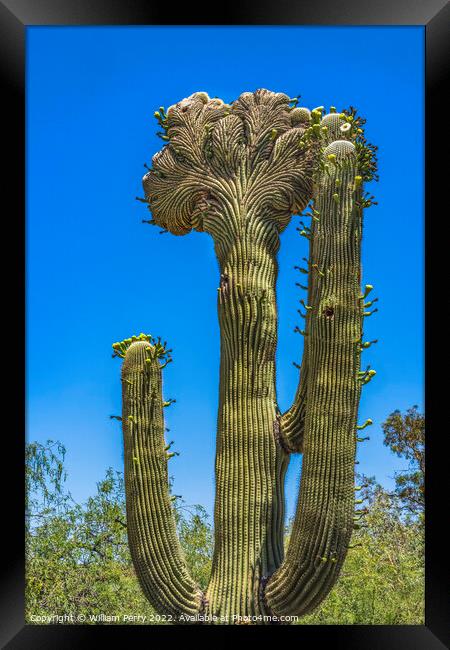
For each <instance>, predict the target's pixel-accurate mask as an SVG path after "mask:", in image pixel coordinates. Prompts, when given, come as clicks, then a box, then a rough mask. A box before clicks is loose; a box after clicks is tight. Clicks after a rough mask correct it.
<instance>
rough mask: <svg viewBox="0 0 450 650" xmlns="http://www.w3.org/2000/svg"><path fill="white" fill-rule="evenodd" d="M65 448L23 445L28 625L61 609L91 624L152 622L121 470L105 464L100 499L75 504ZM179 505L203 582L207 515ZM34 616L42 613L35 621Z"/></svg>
mask: <svg viewBox="0 0 450 650" xmlns="http://www.w3.org/2000/svg"><path fill="white" fill-rule="evenodd" d="M65 453H66V450H65V448H64V447H63V445H61V444H60V443H58V442H56V443H55V442H53V441H48V442H47V443H46V444H45V445H42V444H39V443H30V444H29V445H27V448H26V476H27V495H28V497H27V511H26V519H27V544H26V552H27V566H26V573H27V585H26V616H27V622H29V623H32V622H51V620H50V619H49V617H51V616H53V615H64V614H65V615H69V616H70V615H72V616H73V617H74V619H76V617H77V616H79V615H81V616H84V617H85V622H86V623H93V624H99V623H100V624H101V623H116V622H117V623H121V624H122V623H124V622H130V623H131V622H133V621H131V620H130V621H123V619H122V615H123V614H130V615H145V616H147V620H146V623H149V622H150V623H151V622H154V612H153V610H152V608H151V606H150V605H149V603H148V601H147V600H146V598H144V596H143V594H142V591H141V588H140V586H139V583H138V581H137V578H136V575H135V572H134V569H133V566H132V562H131V558H130V554H129V548H128V540H127V529H126V514H125V498H124V485H123V476H122V474H121V473H120V472H115V471H113V470H112V469H108V470H107V472H106V475H105V478H104V479H103V480H102V481H100V482H99V483H98V484H97V490H96V494H95V496H93V497H90V498H89V499H88V500H87V501H86V503H84V504H82V505H80V504H77V503H76V502H75V501H74V500H73V499H72V496H71V495H70V493H69V491H68V490H67V489H66V485H65V480H66V477H67V473H66V471H65V469H64V458H65ZM174 507H175V511H176V518H177V521H178V527H179V532H180V538H181V540H182V544H183V549H184V552H185V554H186V558H187V561H188V563H189V564H190V565H191V570H192V571H193V573H194V572H195V574H196V576H197V579H198V580H199V581H200V582H205V580H206V576H207V575H209V564H210V557H211V529H210V525H209V523H208V518H207V515H206V512H205V511H204V509H203V508H201V507H200V506H194V507H191V508H190V507H188V506H186V504H185V503H184V502H183V501H182V500H181V499H179V498H177V499H175V502H174ZM102 615H106V616H109V617H111V618H112V619H114V617H119V618H118V620H109V619H106V620H103V619H102V618H101V617H102ZM36 616H37V617H45V618H44V619H43V620H42V619H39V620H38V621H37V620H36V619H35V618H34V620H33V617H36ZM68 622H71V621H70V620H69V621H68ZM73 622H76V620H74V621H73ZM134 622H142V620H141V621H139V620H137V621H134Z"/></svg>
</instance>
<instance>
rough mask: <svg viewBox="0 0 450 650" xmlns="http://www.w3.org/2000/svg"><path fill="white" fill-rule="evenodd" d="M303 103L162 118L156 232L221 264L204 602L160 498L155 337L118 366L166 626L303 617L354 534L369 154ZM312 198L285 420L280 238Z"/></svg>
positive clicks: (137, 559)
mask: <svg viewBox="0 0 450 650" xmlns="http://www.w3.org/2000/svg"><path fill="white" fill-rule="evenodd" d="M296 103H297V102H296V101H295V103H294V106H292V105H291V104H292V100H290V99H289V98H288V97H287V96H286V95H283V94H281V93H278V94H275V93H271V92H268V91H265V90H260V91H256V92H255V93H244V94H243V95H241V96H240V97H239V98H238V100H236V101H235V102H233V104H231V105H227V104H224V103H223V102H222V101H221V100H218V99H212V100H211V99H209V97H208V96H207V95H206V93H195V94H194V95H192V96H191V97H189V98H188V99H185V100H183V101H182V102H179V103H178V104H176V105H174V106H172V107H170V108H169V109H168V111H167V113H166V112H165V111H164V109H162V108H160V110H159V111H158V112H157V113H158V115H156V113H155V116H156V117H157V119H158V122H159V124H160V125H161V127H162V128H163V129H164V133H163V135H164V139H165V140H166V141H167V142H168V144H167V145H166V146H165V147H164V148H163V149H162V150H161V151H160V152H159V153H158V154H156V155H155V156H154V157H153V169H150V170H149V172H148V173H147V174H146V175H145V176H144V190H145V199H144V200H145V201H147V202H148V205H149V209H150V210H151V212H152V220H151V223H154V224H156V225H158V226H160V227H162V228H163V229H164V230H165V231H170V232H172V233H174V234H177V235H181V234H185V233H186V232H189V231H190V230H191V229H192V228H194V229H195V230H198V231H205V232H208V233H210V234H211V235H212V237H213V239H214V244H215V250H216V254H217V258H218V261H219V266H220V284H219V287H218V291H217V306H218V316H219V323H220V332H221V346H220V349H221V363H220V384H219V414H218V426H217V447H216V468H215V469H216V498H215V511H214V523H215V545H214V557H213V562H212V572H211V578H210V582H209V585H208V588H207V591H206V593H205V594H201V593H200V590H199V589H198V588H197V587H196V585H195V584H194V582H193V581H192V580H191V578H190V577H189V575H188V571H187V568H186V565H185V562H184V559H183V556H182V553H181V550H180V546H179V543H178V541H177V539H176V533H175V522H174V518H173V512H172V506H171V500H170V496H169V490H168V478H167V460H168V454H167V450H166V443H165V440H164V419H163V415H162V409H163V406H164V402H163V398H162V392H161V369H162V367H163V366H164V365H165V364H166V363H167V361H168V360H167V359H165V357H164V355H165V348H164V346H161V345H160V343H158V344H155V343H154V341H153V340H152V339H151V338H149V337H148V338H147V339H145V340H135V341H133V340H130V339H127V341H128V343H127V342H124V343H122V344H115V347H114V346H113V347H114V349H115V351H116V353H117V354H118V355H119V356H121V357H124V364H123V370H122V379H123V414H122V424H123V429H124V445H125V463H126V471H125V483H126V496H127V517H128V526H129V536H130V548H131V552H132V557H133V561H134V564H135V567H136V571H137V574H138V576H139V579H140V581H141V585H142V587H143V589H144V592H145V593H146V595H147V597H148V598H149V600H150V602H151V603H152V604H153V605H154V606H155V607H156V608H157V609H158V611H160V612H161V613H164V614H169V615H171V616H173V617H174V620H175V621H177V620H178V621H187V620H189V617H190V616H195V615H196V614H205V615H206V616H207V617H208V621H213V620H216V619H214V617H217V620H222V622H224V621H225V622H226V621H228V622H235V619H234V618H233V617H236V616H240V617H245V616H248V617H255V618H254V620H255V621H256V622H268V620H269V619H270V617H272V618H271V620H272V621H274V620H275V619H276V617H278V616H284V615H297V616H298V615H302V614H304V613H306V612H308V611H310V610H311V609H313V608H314V607H316V606H317V605H318V604H319V603H320V602H321V601H322V600H323V598H325V597H326V595H327V594H328V592H329V591H330V589H331V588H332V586H333V584H334V583H335V581H336V579H337V577H338V575H339V571H340V569H341V567H342V564H343V562H344V559H345V556H346V552H347V549H348V546H349V541H350V537H351V533H352V530H353V527H354V521H353V517H354V513H355V491H354V463H355V449H356V442H357V438H356V428H357V411H358V403H359V397H360V391H361V386H362V385H363V383H364V381H362V380H361V375H360V370H359V368H360V365H359V359H360V353H361V350H362V322H363V317H364V300H362V299H361V289H360V242H361V232H362V209H363V207H364V206H365V205H367V201H368V199H366V201H365V202H364V197H363V195H362V187H361V185H362V183H361V178H362V176H361V175H360V174H361V173H364V174H365V178H368V177H369V176H370V174H372V175H373V173H374V167H373V155H370V153H369V154H367V151H368V150H367V147H364V146H363V145H361V141H359V142H358V141H357V139H356V137H355V131H356V129H355V125H357V124H358V122H357V121H356V120H355V117H354V113H353V112H351V113H349V114H337V113H335V112H331V113H330V114H329V115H327V116H325V117H324V118H323V119H322V112H323V107H318V108H317V109H314V110H313V111H312V112H310V111H309V110H308V109H306V108H297V107H296ZM352 140H353V142H352ZM358 144H359V150H358ZM361 147H362V148H361ZM361 152H362V153H363V154H364V155H361ZM372 153H373V152H372ZM364 156H365V157H364ZM361 161H363V164H361ZM312 198H313V204H312V207H311V209H310V210H311V211H310V213H309V216H310V217H312V218H311V225H310V226H309V227H308V226H304V225H303V229H302V231H301V234H302V235H303V236H306V237H307V239H308V240H309V247H310V254H309V259H308V260H306V268H303V271H304V272H305V273H306V274H307V276H308V286H307V299H306V302H305V301H303V302H302V304H303V308H304V314H303V312H302V315H303V316H304V317H305V329H304V330H299V328H297V331H301V332H302V333H303V334H304V335H305V344H304V353H303V361H302V366H301V374H300V382H299V387H298V389H297V393H296V397H295V400H294V403H293V405H292V407H291V408H290V409H288V411H287V412H286V413H284V414H281V413H280V411H279V409H278V406H277V398H276V388H275V352H276V343H277V307H276V293H275V289H276V279H277V271H278V266H277V259H276V258H277V253H278V249H279V233H280V232H281V231H282V230H283V229H284V228H285V227H286V225H287V224H288V222H289V219H290V217H291V215H292V214H295V213H300V212H301V211H302V210H304V209H305V207H306V206H307V205H308V203H309V202H310V200H311V199H312ZM371 198H373V197H371ZM366 295H367V294H366ZM141 336H143V335H141ZM135 338H136V337H135ZM158 345H159V347H158ZM160 358H161V359H163V363H162V364H160V363H159V360H158V359H160ZM164 359H165V362H164ZM130 416H131V419H130ZM292 452H303V454H304V461H303V469H302V478H301V488H300V496H299V500H298V506H297V512H296V516H295V521H294V527H293V532H292V537H291V540H290V544H289V547H288V551H287V554H286V557H285V558H284V551H283V531H284V476H285V472H286V469H287V465H288V462H289V454H290V453H292ZM265 616H266V617H269V619H267V618H266V619H265V618H264V617H265ZM220 617H222V618H221V619H220Z"/></svg>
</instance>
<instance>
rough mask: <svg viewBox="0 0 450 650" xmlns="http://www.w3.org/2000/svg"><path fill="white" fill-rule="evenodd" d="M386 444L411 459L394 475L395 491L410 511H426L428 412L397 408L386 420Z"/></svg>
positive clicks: (384, 429) (419, 512)
mask: <svg viewBox="0 0 450 650" xmlns="http://www.w3.org/2000/svg"><path fill="white" fill-rule="evenodd" d="M383 432H384V444H385V445H386V446H387V447H389V449H390V450H391V451H392V452H393V453H394V454H396V455H397V456H399V457H400V458H404V459H405V460H407V461H408V463H409V466H408V468H407V469H405V470H403V471H401V472H398V473H397V474H396V477H395V484H396V486H395V492H396V495H397V497H398V499H399V501H400V502H401V504H402V506H403V508H404V509H405V510H406V511H407V512H408V514H409V515H412V516H417V515H419V516H420V517H422V516H423V514H424V512H425V416H424V415H423V414H422V413H419V412H418V410H417V406H413V407H412V408H410V409H408V410H407V411H406V413H405V414H404V415H402V414H401V413H400V411H394V412H393V413H391V415H390V416H389V417H388V418H387V419H386V421H385V422H384V423H383Z"/></svg>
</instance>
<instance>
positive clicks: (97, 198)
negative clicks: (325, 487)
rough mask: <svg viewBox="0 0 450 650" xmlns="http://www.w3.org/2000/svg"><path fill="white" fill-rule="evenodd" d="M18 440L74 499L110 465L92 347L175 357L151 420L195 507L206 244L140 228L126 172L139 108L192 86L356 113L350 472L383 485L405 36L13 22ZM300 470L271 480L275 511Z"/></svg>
mask: <svg viewBox="0 0 450 650" xmlns="http://www.w3.org/2000/svg"><path fill="white" fill-rule="evenodd" d="M27 45H28V46H27V134H28V135H27V160H28V163H27V364H28V367H27V439H28V440H30V441H31V440H38V441H45V440H46V439H47V438H52V439H54V440H61V441H62V442H63V443H64V444H65V445H66V446H67V449H68V456H67V466H68V469H69V472H70V479H69V488H70V489H71V490H72V493H73V495H74V497H75V498H77V499H79V500H83V499H85V498H86V497H87V496H89V495H91V494H92V493H93V491H94V490H95V484H96V482H97V481H99V480H100V479H101V478H102V477H103V474H104V471H105V469H106V468H107V467H108V466H112V467H114V468H116V469H122V440H121V429H120V425H119V423H117V422H116V421H111V420H110V419H109V415H110V414H118V413H120V409H121V404H120V379H119V376H120V362H119V361H118V360H117V359H115V360H112V359H111V343H112V342H114V341H116V340H120V339H123V338H125V337H127V336H130V335H131V334H134V333H137V334H138V333H139V332H141V331H144V332H150V333H152V334H156V335H161V336H162V337H163V338H164V339H167V340H168V341H169V343H170V344H171V346H172V347H173V348H174V363H173V364H171V365H170V366H168V368H167V369H166V371H165V396H166V397H175V398H176V399H177V404H175V405H173V406H172V407H170V409H167V421H168V426H169V427H170V428H171V432H170V434H169V435H170V436H171V439H172V437H173V439H174V440H175V442H176V444H175V449H176V450H178V451H180V452H181V456H179V457H178V458H175V459H172V460H171V461H170V466H169V472H170V474H172V475H174V477H175V493H177V494H182V495H183V496H184V498H185V499H186V501H188V502H189V503H201V504H203V505H204V506H206V508H207V509H208V511H210V512H211V511H212V506H213V498H214V451H215V428H216V411H217V402H218V366H219V329H218V324H217V317H216V295H217V292H216V287H217V285H218V268H217V263H216V260H215V255H214V252H213V244H212V241H211V239H210V238H209V237H208V235H206V234H199V233H191V234H190V235H188V236H186V237H174V236H172V235H169V234H165V235H159V234H158V230H157V229H154V228H152V227H151V226H147V225H143V224H141V220H142V219H143V218H144V219H145V218H148V216H147V215H148V213H147V211H146V209H145V206H143V205H142V204H141V203H138V202H137V201H135V200H134V197H135V196H136V195H139V196H141V195H142V189H141V178H142V175H143V174H144V172H145V169H144V167H143V163H144V162H147V163H148V164H150V161H151V157H152V155H153V154H154V153H155V152H156V151H157V150H158V149H160V147H161V140H159V139H158V138H157V137H156V136H155V132H156V130H157V125H156V121H155V120H154V118H153V111H154V110H156V109H157V108H158V107H159V106H160V105H164V106H166V107H167V106H168V105H170V104H173V103H174V102H176V101H178V100H180V99H182V98H183V97H186V96H188V95H190V94H191V93H192V92H195V91H197V90H205V91H207V92H208V93H209V94H210V95H211V96H215V95H217V96H219V97H221V98H223V99H224V100H225V101H232V100H233V99H235V98H236V97H237V96H238V95H239V94H240V93H241V92H243V91H249V90H250V91H251V90H255V89H257V88H268V89H270V90H274V91H281V92H285V93H287V94H289V95H290V96H295V95H297V94H299V93H300V94H301V95H302V102H301V103H302V104H303V105H306V106H309V107H310V108H313V107H315V106H317V105H324V106H326V107H328V106H330V105H335V106H337V108H338V109H342V108H344V107H347V106H349V105H350V104H352V105H354V106H356V107H357V108H358V109H359V112H360V113H361V114H362V115H364V116H365V117H366V118H367V127H366V134H367V137H368V139H369V141H371V142H374V143H375V144H377V145H378V146H379V161H380V182H379V183H378V184H375V183H372V184H370V185H368V187H367V189H368V190H372V191H373V193H374V194H376V197H377V200H378V201H379V205H378V206H377V207H372V208H370V209H369V210H367V211H366V213H365V227H364V243H363V283H370V284H373V285H375V289H376V291H375V292H374V294H373V295H378V296H379V299H380V302H379V312H378V313H377V314H375V315H374V316H372V317H371V318H370V319H367V321H366V324H365V331H366V335H367V338H369V339H373V338H378V339H379V343H378V345H376V346H374V347H372V348H371V349H370V350H369V351H366V352H365V353H364V361H366V362H367V363H370V364H371V365H372V367H373V368H375V369H376V370H377V373H378V374H377V376H376V378H375V379H374V380H373V381H372V382H371V383H370V385H368V386H367V387H366V388H365V389H364V391H363V398H362V401H361V406H360V421H364V420H365V419H366V418H367V417H371V418H372V419H373V420H374V422H375V424H374V426H373V427H371V430H370V436H371V440H370V441H369V442H366V443H364V444H362V445H360V450H359V452H358V458H359V459H360V470H361V471H363V472H365V473H367V474H370V475H372V474H375V475H376V477H377V479H378V480H379V481H380V482H382V483H383V484H384V485H387V486H391V485H392V483H393V482H392V477H393V474H394V472H395V470H397V469H400V468H402V467H403V464H402V462H401V461H400V460H399V459H397V458H396V457H394V456H392V455H391V454H390V453H389V451H388V450H387V449H386V448H385V447H384V446H383V444H382V431H381V426H380V425H381V422H382V421H383V419H384V418H385V417H386V416H387V415H388V414H389V413H391V412H392V411H393V410H394V409H396V408H399V409H402V410H404V409H406V408H408V407H409V406H412V405H413V404H418V405H419V407H420V408H423V385H424V358H423V334H424V331H423V329H424V304H423V301H424V257H423V240H424V187H423V115H424V104H423V82H424V74H423V46H424V32H423V28H422V27H362V28H361V27H347V28H345V27H198V28H192V27H178V28H176V27H165V28H159V27H118V28H116V27H113V28H111V27H100V28H97V27H31V28H28V30H27ZM297 225H298V224H297V218H294V219H293V220H292V223H291V225H290V226H289V227H288V229H287V230H286V231H285V233H284V234H283V235H282V246H281V250H280V254H279V262H280V275H279V282H278V305H279V346H278V352H277V360H278V379H277V386H278V393H279V400H280V406H281V408H282V410H284V409H286V408H287V407H288V406H289V404H290V401H291V400H292V398H293V396H294V393H295V389H296V385H297V370H296V369H295V368H294V366H293V365H292V361H293V360H295V361H299V360H300V358H301V349H300V347H299V346H300V345H301V343H302V342H301V338H302V337H299V336H298V335H296V334H294V332H293V326H294V325H295V324H296V322H297V318H296V315H297V314H296V309H297V307H298V305H297V304H296V301H297V300H298V299H299V298H300V297H301V296H300V295H299V294H298V289H296V287H295V285H294V283H295V281H297V277H296V272H295V271H294V270H293V266H294V265H295V264H296V263H297V262H298V261H299V260H300V259H301V258H302V257H303V256H304V255H306V240H304V239H303V238H301V237H299V236H298V234H297V232H296V230H295V228H296V226H297ZM299 471H300V458H299V457H298V456H296V457H295V458H293V459H292V461H291V466H290V469H289V473H288V480H287V498H288V513H289V514H292V512H293V509H294V505H295V499H296V492H297V486H298V481H299Z"/></svg>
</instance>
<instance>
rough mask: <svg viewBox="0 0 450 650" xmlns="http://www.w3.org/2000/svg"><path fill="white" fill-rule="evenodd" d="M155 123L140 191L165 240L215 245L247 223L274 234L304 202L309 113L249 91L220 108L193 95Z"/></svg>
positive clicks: (276, 96)
mask: <svg viewBox="0 0 450 650" xmlns="http://www.w3.org/2000/svg"><path fill="white" fill-rule="evenodd" d="M155 116H156V117H157V119H158V121H159V123H160V125H161V126H162V128H163V129H164V133H163V134H162V137H163V139H164V140H166V141H167V144H166V145H165V146H164V147H163V148H162V150H161V151H159V152H158V153H157V154H155V155H154V156H153V160H152V163H153V168H152V169H151V170H150V171H149V172H148V173H147V174H146V175H145V176H144V179H143V185H144V191H145V195H146V200H147V201H148V203H149V208H150V209H151V212H152V216H153V220H154V222H155V223H157V224H158V225H160V226H162V227H163V228H165V229H167V230H169V231H170V232H172V233H173V234H176V235H182V234H185V233H187V232H189V231H190V230H191V229H192V228H194V229H195V230H197V231H207V232H210V233H211V234H212V235H213V236H214V237H215V238H216V237H218V238H220V236H221V233H222V232H224V231H227V233H228V234H229V231H230V228H237V229H238V230H239V228H240V227H242V226H243V225H244V224H245V222H246V220H248V218H249V216H250V215H252V216H255V215H256V216H258V217H261V218H263V219H269V220H270V221H271V223H273V224H275V225H276V227H277V229H278V231H280V230H282V229H283V228H284V227H285V226H286V225H287V223H288V221H289V218H290V216H291V215H292V214H295V213H297V212H300V211H301V210H303V209H304V207H305V206H306V204H307V203H308V201H309V200H310V198H311V192H312V184H313V182H312V176H313V167H314V165H313V161H314V147H311V146H304V143H302V139H303V137H304V134H305V131H306V130H307V127H308V125H309V122H310V119H311V118H310V112H309V110H308V109H306V108H297V107H296V106H295V101H294V100H291V99H290V98H289V97H288V96H287V95H285V94H283V93H273V92H269V91H268V90H257V91H256V92H253V93H250V92H245V93H243V94H242V95H240V97H239V98H238V99H237V100H236V101H234V102H232V103H231V104H226V103H224V102H223V101H222V100H220V99H216V98H214V99H210V98H209V96H208V95H207V94H206V93H204V92H197V93H194V94H193V95H191V96H190V97H188V98H187V99H183V100H182V101H180V102H178V103H177V104H174V105H173V106H171V107H170V108H169V109H168V110H167V113H166V112H165V111H163V109H160V111H159V112H156V113H155Z"/></svg>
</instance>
